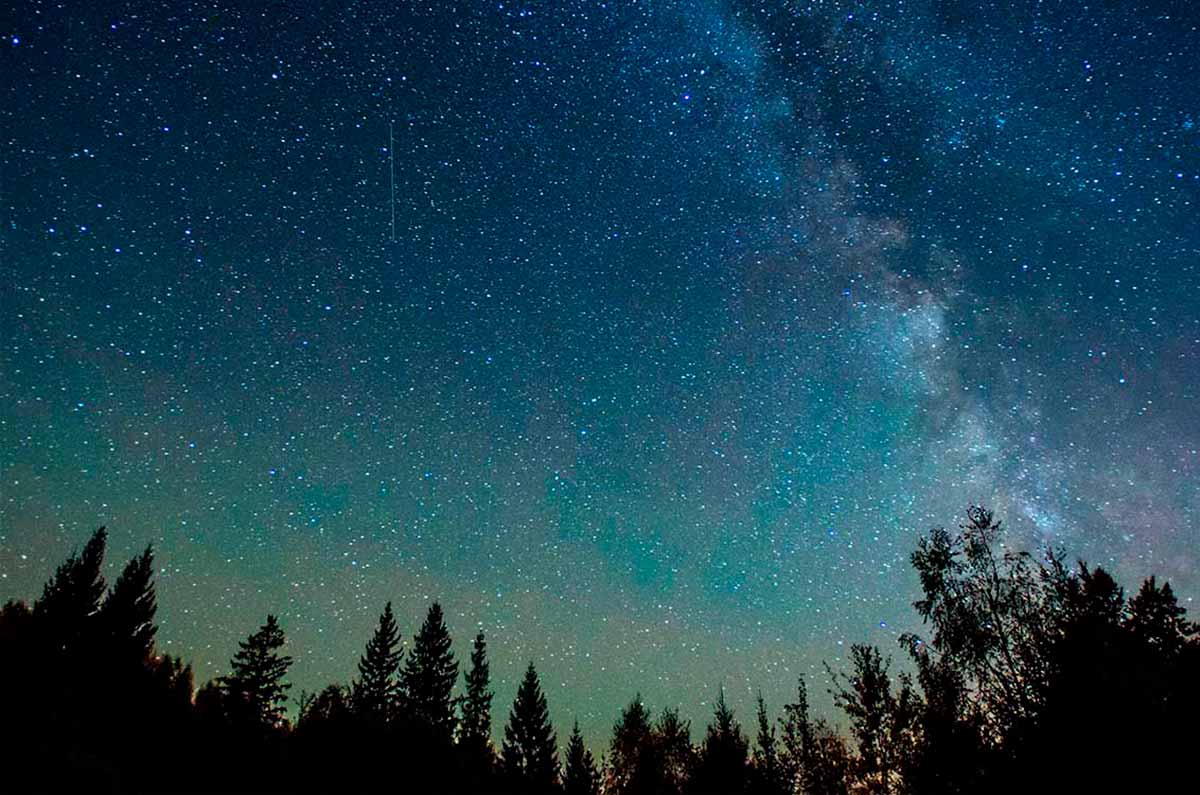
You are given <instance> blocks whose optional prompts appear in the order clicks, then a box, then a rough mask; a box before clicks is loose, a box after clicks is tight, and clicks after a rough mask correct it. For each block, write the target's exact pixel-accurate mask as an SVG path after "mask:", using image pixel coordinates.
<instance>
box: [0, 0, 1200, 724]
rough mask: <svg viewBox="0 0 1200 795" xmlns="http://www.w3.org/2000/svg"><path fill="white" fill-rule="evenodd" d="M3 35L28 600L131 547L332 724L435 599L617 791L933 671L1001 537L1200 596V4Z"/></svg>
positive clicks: (404, 17)
mask: <svg viewBox="0 0 1200 795" xmlns="http://www.w3.org/2000/svg"><path fill="white" fill-rule="evenodd" d="M0 26H2V27H3V29H2V30H0V33H3V34H4V39H3V52H2V53H0V64H2V66H0V69H2V71H3V74H4V75H5V78H6V79H5V80H3V81H0V89H2V90H3V92H4V105H3V108H2V110H0V117H2V118H3V125H2V130H0V136H2V138H3V152H4V155H3V156H4V162H3V175H2V194H0V201H2V204H3V213H4V219H3V220H4V224H3V226H4V228H3V250H2V255H0V270H2V276H3V279H2V285H0V300H2V305H0V340H2V343H0V406H2V408H0V450H2V455H3V457H2V460H0V578H2V579H0V582H2V583H3V586H4V590H5V594H4V596H5V597H7V596H16V595H23V596H33V595H36V592H37V589H38V587H39V586H40V583H41V582H42V581H43V580H44V579H45V578H46V577H47V576H48V574H49V573H50V571H51V570H52V567H53V565H54V564H55V563H56V562H58V561H59V560H60V559H61V558H62V557H64V556H65V554H66V553H67V552H68V551H69V550H70V549H71V548H72V547H73V546H77V545H78V544H79V543H81V541H82V540H83V539H84V538H85V537H86V536H87V534H88V533H89V532H90V531H91V530H93V529H94V528H95V527H96V526H98V525H99V524H107V525H108V526H109V528H110V532H111V539H112V540H111V544H112V546H113V548H114V549H113V552H114V556H115V557H121V556H126V557H127V556H128V555H129V554H132V552H133V551H134V550H135V549H137V548H140V547H141V546H142V545H144V544H145V543H146V542H148V541H152V542H153V543H154V545H155V547H156V550H157V556H158V561H159V564H160V566H161V570H160V574H159V593H160V602H161V605H162V607H161V610H160V618H161V625H162V629H161V632H160V638H161V642H162V643H163V645H164V647H165V648H166V649H167V650H169V651H177V652H182V653H184V654H186V655H188V656H189V657H193V658H194V660H195V663H196V666H197V670H198V674H199V675H200V676H201V677H207V676H212V675H216V674H218V673H220V672H222V670H223V669H224V666H225V665H226V661H227V660H228V658H229V656H230V655H231V653H232V651H233V649H234V647H235V643H236V640H237V639H238V638H240V637H244V636H245V635H246V634H247V633H248V632H249V631H250V630H252V629H253V628H254V627H255V626H257V625H258V623H259V622H260V621H261V618H262V616H263V615H265V614H266V613H267V612H268V611H275V612H278V613H279V614H280V616H281V620H282V623H283V625H284V628H285V630H286V631H287V633H288V637H289V648H290V650H291V652H292V653H293V654H294V656H295V657H296V659H297V662H296V665H295V667H294V669H293V678H294V680H295V681H296V682H297V684H298V686H300V687H305V688H307V689H309V690H312V689H315V688H316V687H319V686H321V685H323V684H324V683H326V682H328V681H331V680H335V679H336V680H342V681H345V680H346V679H348V678H349V677H351V676H352V674H353V665H354V662H355V661H356V659H357V657H358V654H359V653H360V651H361V648H362V645H363V644H364V643H365V641H366V639H367V637H368V636H369V633H370V628H371V626H372V625H373V623H374V621H375V619H376V617H377V615H378V613H379V611H380V609H381V607H382V605H383V603H384V601H386V600H388V599H391V600H393V601H394V602H395V603H396V612H397V615H398V616H399V618H400V621H401V624H402V629H403V631H405V632H406V633H407V634H409V635H411V633H412V631H413V630H414V629H415V627H416V624H417V622H418V621H419V618H420V616H421V615H422V614H423V612H424V608H425V606H426V605H427V604H428V603H429V601H431V600H433V599H440V600H441V601H442V602H443V604H444V605H445V606H446V609H447V615H448V620H449V622H450V629H451V631H452V632H453V633H454V634H455V637H456V639H457V640H458V642H459V644H458V645H459V648H458V652H459V655H460V657H465V655H466V649H467V647H466V639H467V638H469V637H470V636H471V635H473V633H474V631H475V629H476V627H479V628H482V629H483V630H484V631H485V632H486V633H487V634H488V637H489V640H490V642H491V646H492V649H493V654H494V656H495V660H494V662H493V667H492V670H493V675H494V676H495V677H496V686H497V691H498V700H497V703H498V705H502V706H499V709H498V712H500V711H501V710H503V709H506V708H507V704H508V703H509V702H510V701H511V698H512V695H513V693H514V692H515V689H516V685H517V683H518V681H519V679H520V675H521V673H522V672H523V670H524V667H525V665H526V663H527V662H528V661H529V660H534V661H535V662H536V663H537V665H538V667H539V670H540V671H541V672H542V676H543V682H544V683H545V684H546V686H547V695H548V698H549V700H550V705H551V710H552V715H553V716H554V718H555V721H556V724H557V725H559V726H566V725H569V722H570V720H571V719H572V718H574V717H578V719H579V720H580V723H581V725H582V726H583V727H584V729H585V732H586V733H587V734H588V735H589V737H590V739H591V740H593V741H595V742H598V741H600V740H601V739H603V738H604V737H606V736H607V732H608V730H609V728H610V726H611V721H612V720H613V719H614V718H615V716H616V714H617V710H618V709H619V707H620V705H621V704H623V703H625V702H627V701H628V699H629V698H630V697H631V696H632V695H633V692H634V691H635V690H637V689H640V690H641V692H642V694H643V696H644V697H645V698H646V700H647V701H648V702H649V703H651V704H652V705H655V706H663V705H678V706H681V707H682V710H683V714H684V715H685V716H690V717H693V718H695V719H697V720H700V719H702V718H703V717H704V716H705V714H706V712H707V706H706V702H710V701H711V698H712V697H713V696H714V695H715V693H716V689H717V687H718V685H720V684H722V683H723V684H724V685H725V687H726V688H727V689H728V691H729V693H730V700H731V702H732V703H734V704H735V705H736V706H738V707H739V708H741V710H742V713H743V715H747V714H748V713H747V712H746V710H747V709H748V707H749V705H750V703H751V700H752V698H753V695H754V694H755V693H756V692H757V691H758V690H759V689H761V690H762V691H763V693H764V694H765V695H766V697H767V700H768V702H770V703H773V704H776V705H777V704H780V703H782V701H783V700H784V698H785V697H786V696H787V695H788V694H790V692H791V690H792V688H793V685H794V681H795V677H796V676H797V675H800V674H811V675H814V676H818V677H819V676H821V675H822V671H823V669H822V668H821V661H822V660H828V661H830V662H831V663H832V664H834V665H835V666H837V665H838V664H839V661H840V660H841V658H842V656H843V654H844V652H845V649H846V647H848V645H849V644H850V643H852V642H859V641H866V642H875V643H878V644H880V645H881V646H882V647H883V648H884V649H885V650H886V651H890V652H893V653H898V649H897V648H896V646H895V643H894V638H895V635H896V634H897V633H899V632H901V631H904V630H906V629H915V628H916V627H915V626H914V621H915V619H914V616H913V612H912V610H911V609H910V607H909V605H910V602H911V601H912V600H913V599H914V598H915V596H916V583H915V582H914V579H913V576H912V574H911V572H910V570H909V567H908V563H907V556H908V554H909V552H910V551H911V549H912V547H913V544H914V543H915V540H916V538H917V537H918V535H919V534H920V533H922V532H924V531H926V530H928V529H929V528H930V527H931V526H934V525H940V524H952V523H954V522H955V521H957V519H958V517H960V516H961V514H962V511H963V509H964V508H965V506H966V505H967V504H969V503H984V504H987V505H988V506H990V507H993V508H995V509H996V510H997V512H998V514H999V515H1001V516H1003V517H1005V519H1006V520H1007V522H1008V524H1009V525H1010V527H1011V529H1012V533H1013V535H1012V538H1013V539H1014V541H1015V542H1017V543H1020V544H1021V545H1024V546H1027V547H1031V548H1032V547H1036V546H1038V545H1043V544H1052V545H1061V546H1063V547H1064V548H1066V549H1067V550H1068V552H1069V553H1071V554H1072V555H1075V556H1080V557H1084V558H1086V559H1087V560H1089V561H1090V562H1092V563H1097V564H1101V565H1105V566H1107V567H1111V568H1113V569H1114V570H1115V571H1116V572H1117V573H1118V574H1119V575H1121V576H1122V578H1124V579H1125V581H1126V582H1127V583H1129V582H1132V581H1133V580H1135V579H1136V578H1140V577H1143V576H1146V575H1148V574H1151V573H1157V574H1159V575H1160V576H1165V577H1167V578H1169V579H1170V580H1171V581H1172V583H1173V585H1174V586H1175V587H1176V590H1177V592H1178V593H1179V594H1180V595H1181V598H1182V601H1183V602H1184V604H1185V605H1188V606H1191V605H1192V604H1193V602H1192V600H1193V599H1194V598H1195V597H1196V596H1197V595H1200V577H1198V576H1197V574H1196V571H1197V564H1198V563H1200V560H1198V550H1200V491H1198V490H1197V489H1198V486H1197V484H1198V483H1200V479H1198V478H1197V470H1198V467H1200V422H1198V421H1197V418H1198V417H1200V413H1198V412H1197V406H1198V405H1200V224H1198V223H1197V218H1198V217H1200V129H1198V128H1197V123H1198V122H1200V105H1198V104H1197V99H1196V92H1195V90H1194V87H1195V86H1196V85H1198V84H1200V14H1198V13H1197V11H1196V9H1194V8H1192V7H1191V4H1190V3H1187V2H1179V3H1170V2H1168V3H1161V4H1155V6H1154V9H1153V10H1150V9H1149V8H1145V9H1139V8H1137V6H1136V4H1114V5H1113V7H1109V5H1107V4H1104V5H1096V6H1088V7H1082V6H1079V4H1077V3H1070V2H1041V3H1036V4H1024V3H1022V4H1003V3H1001V4H996V3H985V2H979V3H975V2H940V1H939V0H908V1H907V2H905V1H904V0H893V1H892V2H875V3H866V2H843V1H842V0H828V1H826V2H818V1H815V0H814V2H807V3H806V2H793V1H792V0H772V1H771V2H767V1H766V0H762V1H758V0H746V1H745V2H743V1H742V0H726V1H724V2H722V1H718V0H681V2H654V3H650V2H631V1H630V2H626V1H622V2H609V3H598V2H562V1H559V0H554V1H553V2H510V1H509V0H504V1H503V2H490V3H485V2H467V3H460V4H453V3H448V2H442V1H441V0H438V1H437V2H428V3H421V2H400V3H397V2H357V3H337V2H318V1H317V0H308V1H307V2H298V3H288V4H261V5H260V4H254V3H223V2H173V3H163V2H158V3H140V2H120V3H103V4H88V3H79V4H72V3H65V4H63V3H51V2H43V1H42V0H31V2H28V3H25V4H22V5H21V7H20V8H18V9H14V10H13V11H10V13H9V15H7V16H6V18H5V19H4V20H3V21H2V22H0ZM393 173H394V190H393V184H392V174H393ZM393 193H394V197H395V200H394V203H393V201H392V196H393ZM393 213H394V218H395V225H394V227H393V224H392V218H393ZM1192 609H1193V610H1194V609H1195V608H1194V607H1193V608H1192ZM815 689H816V690H823V688H815Z"/></svg>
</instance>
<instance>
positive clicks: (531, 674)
mask: <svg viewBox="0 0 1200 795" xmlns="http://www.w3.org/2000/svg"><path fill="white" fill-rule="evenodd" d="M501 762H502V764H503V767H504V776H505V779H506V782H507V784H508V786H509V787H510V788H511V790H512V791H513V792H519V793H522V794H523V795H546V794H547V793H553V792H555V790H556V788H557V787H558V747H557V745H556V740H555V736H554V728H553V727H552V726H551V725H550V711H549V709H548V708H547V707H546V697H545V695H543V694H542V686H541V684H540V683H539V682H538V675H537V671H536V670H535V669H534V667H533V663H530V664H529V668H528V669H526V671H525V678H524V679H523V680H522V681H521V686H520V687H519V688H518V689H517V699H516V701H515V702H513V707H512V712H511V713H510V714H509V717H508V725H507V726H505V727H504V745H503V749H502V751H501Z"/></svg>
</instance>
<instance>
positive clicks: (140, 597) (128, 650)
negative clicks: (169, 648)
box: [100, 546, 158, 664]
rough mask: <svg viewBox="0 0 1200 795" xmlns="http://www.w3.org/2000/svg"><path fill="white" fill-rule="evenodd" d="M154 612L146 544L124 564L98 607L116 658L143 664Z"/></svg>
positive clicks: (151, 571)
mask: <svg viewBox="0 0 1200 795" xmlns="http://www.w3.org/2000/svg"><path fill="white" fill-rule="evenodd" d="M157 611H158V599H157V596H156V594H155V589H154V551H153V549H152V548H151V547H149V546H148V547H146V550H145V551H144V552H142V554H141V555H139V556H137V557H136V558H133V559H132V560H130V561H129V563H128V564H127V565H126V566H125V569H124V571H122V572H121V576H119V577H118V578H117V581H116V582H115V583H114V584H113V587H112V589H111V590H110V591H109V593H108V596H107V597H106V598H105V600H104V604H103V605H102V606H101V608H100V617H101V620H102V621H103V623H104V631H105V633H106V635H107V638H108V640H109V641H110V642H111V643H112V644H113V651H114V653H115V654H116V655H117V656H118V657H119V658H120V659H123V660H128V661H133V662H137V663H143V664H144V663H146V662H147V661H149V659H150V656H151V655H152V654H153V652H154V636H155V634H156V633H157V632H158V627H156V626H155V625H154V615H155V613H156V612H157Z"/></svg>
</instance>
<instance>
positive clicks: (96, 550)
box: [33, 527, 108, 654]
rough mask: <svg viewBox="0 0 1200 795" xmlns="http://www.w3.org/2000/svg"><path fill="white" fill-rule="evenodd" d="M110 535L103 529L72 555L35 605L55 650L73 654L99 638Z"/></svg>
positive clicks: (38, 619) (37, 617) (35, 613)
mask: <svg viewBox="0 0 1200 795" xmlns="http://www.w3.org/2000/svg"><path fill="white" fill-rule="evenodd" d="M107 541H108V532H107V531H106V530H105V529H104V528H103V527H101V528H100V529H99V530H97V531H96V532H95V533H93V534H92V537H91V538H90V539H88V542H87V543H86V544H84V546H83V550H82V551H81V552H79V553H78V554H72V555H71V556H70V557H69V558H67V559H66V561H64V562H63V563H62V564H61V565H60V566H59V567H58V569H57V570H56V571H55V572H54V576H53V577H52V578H51V579H50V581H49V582H47V583H46V585H45V587H44V588H43V589H42V597H41V598H40V599H38V600H37V601H36V602H34V605H33V616H34V620H35V621H36V622H37V625H38V629H39V631H40V632H41V633H43V637H45V638H46V639H47V640H48V641H49V643H50V644H51V647H52V648H53V650H54V651H55V652H56V653H58V654H73V653H76V652H79V651H81V650H82V648H83V646H84V644H85V643H87V642H90V641H92V640H94V638H95V627H94V624H95V621H94V619H95V618H96V616H97V615H99V613H100V600H101V599H102V598H103V596H104V577H103V575H101V573H100V569H101V567H102V566H103V565H104V547H105V544H106V543H107Z"/></svg>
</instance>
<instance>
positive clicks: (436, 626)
mask: <svg viewBox="0 0 1200 795" xmlns="http://www.w3.org/2000/svg"><path fill="white" fill-rule="evenodd" d="M457 679H458V663H457V662H456V661H455V659H454V654H453V653H452V652H451V651H450V633H449V632H448V631H447V630H446V622H445V620H444V619H443V617H442V606H441V605H440V604H438V603H437V602H434V603H433V604H432V605H430V607H429V613H428V614H427V615H426V616H425V621H424V623H423V624H421V629H420V631H419V632H418V633H417V635H416V637H415V638H414V639H413V648H412V651H411V652H410V653H409V655H408V659H406V660H405V661H404V669H403V671H402V672H401V674H400V699H401V711H402V713H403V718H404V719H405V720H406V721H408V722H409V723H410V725H411V726H412V728H413V730H415V731H418V732H428V733H429V735H430V736H431V737H432V738H433V739H434V740H435V741H436V742H439V743H441V744H444V745H449V744H450V741H451V738H452V737H453V736H454V728H455V722H456V720H455V714H454V712H455V703H454V698H453V697H452V695H451V693H452V692H453V690H454V683H455V681H456V680H457Z"/></svg>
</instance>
